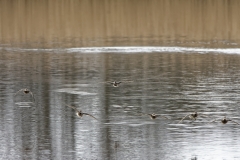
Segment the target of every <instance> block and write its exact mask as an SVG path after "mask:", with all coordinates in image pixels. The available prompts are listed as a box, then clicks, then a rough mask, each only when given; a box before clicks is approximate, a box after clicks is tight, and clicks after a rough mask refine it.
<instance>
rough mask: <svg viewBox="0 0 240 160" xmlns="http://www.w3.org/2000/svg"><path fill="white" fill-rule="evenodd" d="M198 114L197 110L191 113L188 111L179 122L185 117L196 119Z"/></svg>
mask: <svg viewBox="0 0 240 160" xmlns="http://www.w3.org/2000/svg"><path fill="white" fill-rule="evenodd" d="M198 116H199V114H198V113H197V112H193V113H190V114H187V115H186V116H184V117H183V118H182V119H181V120H180V121H179V122H178V124H179V123H181V122H182V121H183V120H184V119H185V118H187V117H189V118H190V119H191V120H196V119H197V117H198ZM201 116H204V115H201ZM204 117H207V116H204Z"/></svg>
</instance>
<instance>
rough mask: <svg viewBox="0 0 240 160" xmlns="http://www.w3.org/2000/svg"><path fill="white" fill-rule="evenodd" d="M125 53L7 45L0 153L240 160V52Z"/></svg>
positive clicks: (2, 62)
mask: <svg viewBox="0 0 240 160" xmlns="http://www.w3.org/2000/svg"><path fill="white" fill-rule="evenodd" d="M142 49H143V48H142ZM142 49H141V48H140V49H139V51H140V50H142ZM121 52H122V50H119V53H110V52H108V53H107V52H105V51H104V52H102V53H84V52H80V51H79V52H77V51H76V52H74V53H73V52H72V53H66V52H65V51H59V52H57V51H51V50H50V51H43V50H38V51H37V50H36V51H35V50H28V51H26V50H1V52H0V67H1V73H0V75H1V76H0V77H1V78H0V89H1V92H0V95H1V96H0V99H1V100H0V101H1V106H0V108H1V114H0V126H1V131H0V143H1V145H0V159H10V160H11V159H42V160H46V159H58V160H59V159H64V160H65V159H144V160H145V159H169V160H183V159H189V160H190V159H194V158H195V159H201V160H203V159H206V160H209V159H217V160H220V159H226V160H232V159H240V153H239V152H238V151H239V148H240V144H239V142H240V137H239V131H240V127H239V125H235V124H234V123H231V122H228V123H227V124H225V125H224V124H222V123H220V119H221V118H223V117H224V116H227V117H228V118H230V119H232V120H234V121H236V122H238V123H240V118H239V113H240V110H239V96H240V95H239V94H240V89H239V88H240V85H239V80H240V78H239V77H240V63H239V62H240V56H239V55H238V54H227V53H218V51H216V52H215V53H210V52H211V50H209V51H208V50H206V51H205V53H199V52H197V51H194V49H192V51H189V52H190V53H179V52H172V51H171V52H165V51H162V52H160V51H158V52H151V53H143V52H139V53H125V52H122V53H121ZM123 53H124V54H123ZM112 80H120V81H128V82H125V83H122V84H121V85H120V87H117V88H115V87H112V86H111V85H109V84H107V83H102V82H106V81H112ZM130 81H133V82H130ZM21 88H29V89H30V90H31V91H32V92H33V94H34V96H35V103H32V97H31V96H30V95H28V94H26V95H24V94H22V93H18V94H17V95H16V96H15V97H14V94H15V93H16V92H17V91H18V90H19V89H21ZM62 102H64V103H67V104H69V105H73V106H76V107H78V108H79V109H81V110H83V111H84V112H87V113H90V114H93V115H94V116H95V117H96V118H98V121H97V120H95V119H93V118H91V117H88V116H84V117H82V118H81V119H80V118H78V117H77V116H76V115H75V112H74V110H73V109H71V108H69V107H66V106H64V105H63V104H62ZM194 111H198V112H199V113H202V114H205V115H208V116H209V117H207V118H204V117H199V118H197V120H196V121H191V120H189V119H188V118H186V119H185V120H184V121H183V123H182V124H177V123H178V121H179V120H180V119H181V118H182V117H184V116H185V115H186V114H188V113H191V112H194ZM136 112H144V113H153V112H154V113H159V114H162V115H165V116H167V117H169V118H171V120H167V119H163V118H161V117H158V118H157V119H155V120H152V119H150V118H149V117H148V116H139V115H138V114H137V113H136ZM215 118H220V119H219V120H218V121H217V122H219V123H210V124H208V122H210V121H212V120H214V119H215Z"/></svg>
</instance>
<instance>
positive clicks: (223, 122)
mask: <svg viewBox="0 0 240 160" xmlns="http://www.w3.org/2000/svg"><path fill="white" fill-rule="evenodd" d="M217 120H219V119H215V120H213V121H212V122H210V123H213V122H216V121H217ZM229 121H231V122H233V123H235V124H237V125H239V123H237V122H236V121H233V120H231V119H229V118H226V116H225V117H223V119H221V122H222V124H226V123H228V122H229Z"/></svg>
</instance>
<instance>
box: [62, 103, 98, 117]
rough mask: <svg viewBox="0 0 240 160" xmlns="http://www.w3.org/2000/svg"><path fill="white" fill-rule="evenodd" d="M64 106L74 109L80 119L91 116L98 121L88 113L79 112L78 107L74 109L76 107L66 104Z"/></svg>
mask: <svg viewBox="0 0 240 160" xmlns="http://www.w3.org/2000/svg"><path fill="white" fill-rule="evenodd" d="M64 105H66V106H68V107H70V108H72V109H74V110H75V112H76V115H77V116H78V117H80V118H82V116H83V115H87V116H90V117H92V118H94V119H96V120H97V118H96V117H94V116H93V115H91V114H88V113H83V112H82V111H81V110H78V109H77V108H76V107H74V106H70V105H67V104H65V103H64Z"/></svg>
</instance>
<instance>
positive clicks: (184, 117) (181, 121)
mask: <svg viewBox="0 0 240 160" xmlns="http://www.w3.org/2000/svg"><path fill="white" fill-rule="evenodd" d="M189 115H190V114H187V115H186V116H185V117H183V118H182V119H181V120H180V121H179V122H178V124H179V123H181V122H182V121H183V120H184V119H185V118H186V117H187V116H189Z"/></svg>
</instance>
